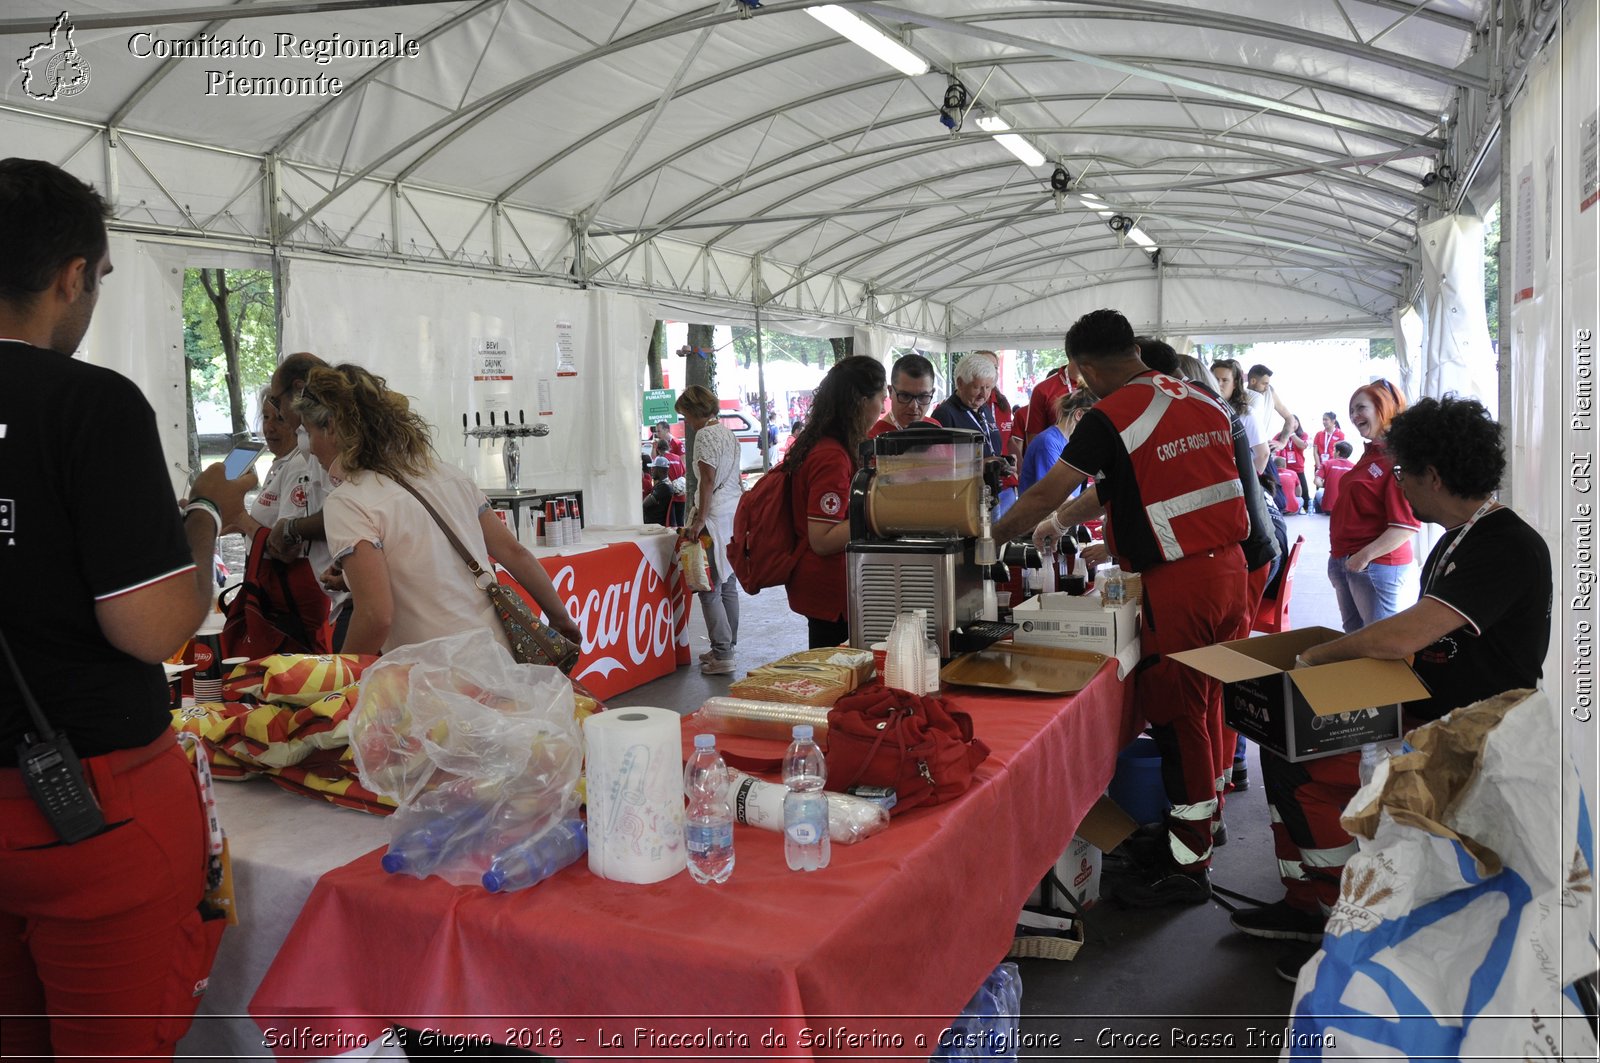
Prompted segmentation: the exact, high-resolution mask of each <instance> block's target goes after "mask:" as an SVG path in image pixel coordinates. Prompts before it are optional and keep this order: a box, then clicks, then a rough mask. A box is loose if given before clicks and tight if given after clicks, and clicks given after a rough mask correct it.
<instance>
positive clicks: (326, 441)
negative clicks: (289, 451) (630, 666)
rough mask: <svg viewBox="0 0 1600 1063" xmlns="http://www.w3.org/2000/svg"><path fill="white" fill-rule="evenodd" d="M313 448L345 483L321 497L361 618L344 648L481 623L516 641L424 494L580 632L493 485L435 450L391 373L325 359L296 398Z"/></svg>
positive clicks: (471, 542)
mask: <svg viewBox="0 0 1600 1063" xmlns="http://www.w3.org/2000/svg"><path fill="white" fill-rule="evenodd" d="M294 405H295V409H296V410H297V411H298V412H299V413H300V416H301V418H302V419H303V422H304V425H305V429H306V433H307V435H308V436H309V437H310V440H311V452H312V453H313V454H314V455H316V457H317V460H318V461H320V462H321V463H322V465H323V467H324V468H326V469H328V471H329V472H330V473H331V474H333V475H334V476H336V477H339V478H341V479H342V481H343V482H342V483H340V484H339V486H337V487H336V488H334V490H333V492H332V493H331V494H330V495H329V496H328V500H327V503H326V504H325V505H324V506H323V513H324V515H325V518H326V527H327V536H328V547H329V549H330V550H331V551H332V553H333V557H334V562H335V565H336V566H338V567H340V568H341V569H342V572H343V575H344V580H345V582H346V583H347V584H348V585H349V588H350V592H351V595H352V597H353V604H354V606H355V616H354V618H353V619H352V620H351V622H350V630H349V633H348V634H347V635H346V636H345V641H344V646H343V652H345V653H380V652H387V651H389V650H392V649H395V648H396V647H399V646H409V645H411V644H413V643H417V642H426V641H428V640H429V639H436V638H440V637H442V636H445V635H454V634H456V633H458V632H461V631H469V630H473V629H479V630H482V631H485V632H487V633H488V634H489V635H490V636H491V637H493V638H494V639H495V640H496V641H498V642H499V643H500V644H501V645H502V646H506V647H507V648H508V649H509V646H510V643H509V642H508V640H507V639H506V634H505V630H504V629H503V628H502V627H501V625H500V619H499V617H498V616H497V615H496V614H495V611H494V607H493V605H491V604H490V601H489V596H488V595H486V594H485V593H484V592H483V590H482V588H480V587H479V586H478V584H477V582H476V580H475V579H474V578H473V576H472V573H471V571H470V570H469V569H468V568H467V565H466V562H465V561H463V560H462V558H461V555H460V554H458V553H456V550H455V548H454V547H453V546H451V544H450V541H449V539H447V538H446V537H445V534H444V532H443V531H441V530H440V528H439V525H438V524H437V523H435V521H434V519H433V517H431V516H430V515H429V514H428V511H427V510H426V509H424V508H423V506H422V504H421V503H420V502H419V501H417V499H416V498H415V497H414V496H413V495H412V494H411V493H410V492H409V491H407V490H406V489H405V488H404V487H402V486H401V485H400V483H399V481H400V480H402V479H403V480H404V481H405V482H407V483H409V484H410V485H411V486H412V487H414V488H415V489H416V490H417V492H418V493H419V494H420V495H422V497H423V498H426V499H427V500H428V502H429V503H430V504H431V505H432V506H433V508H434V509H435V510H436V511H437V512H438V514H439V516H440V517H441V518H443V520H444V522H445V524H446V525H448V526H449V528H450V530H451V531H452V532H454V533H455V536H456V538H458V539H460V540H461V542H462V543H463V544H464V545H465V546H466V548H467V550H468V551H469V552H470V553H471V554H472V555H473V558H474V560H476V561H477V562H478V564H479V565H480V566H481V567H482V568H483V569H484V570H485V571H492V565H491V564H490V559H491V558H493V560H495V561H498V562H499V563H500V564H501V565H502V566H503V567H504V568H505V569H506V571H507V572H509V573H511V575H512V576H513V577H514V578H515V579H516V580H517V582H518V583H520V584H522V586H523V587H524V588H525V589H526V590H527V591H528V593H529V594H530V595H532V596H533V599H534V601H535V602H537V603H538V605H539V607H540V608H541V609H543V610H544V612H545V616H546V618H547V621H548V623H549V624H550V626H551V627H553V628H555V629H556V630H557V631H558V632H560V633H561V634H562V635H563V636H564V637H566V638H568V639H571V640H572V641H573V642H577V643H580V644H581V642H582V638H583V635H582V632H581V631H579V629H578V626H577V625H576V624H574V623H573V622H572V618H571V617H570V616H569V615H568V614H567V610H566V608H565V606H563V605H562V602H561V599H560V596H559V595H558V594H557V593H556V589H555V587H554V585H552V584H551V582H550V577H549V576H547V575H546V574H545V571H544V568H543V567H542V566H541V565H540V564H539V562H538V561H537V560H535V559H534V557H533V555H532V554H530V553H528V551H527V550H525V549H524V548H523V547H522V546H521V544H519V543H518V542H517V540H516V537H515V536H513V535H512V534H511V532H510V530H509V529H508V528H507V527H506V526H505V524H504V522H502V521H501V520H500V518H499V517H498V516H496V515H495V513H494V511H493V510H491V509H490V508H489V503H488V500H487V499H485V498H484V496H483V492H482V491H480V490H478V488H477V486H476V485H475V484H474V483H473V482H472V480H471V479H469V478H468V477H467V475H466V474H465V473H463V472H462V471H461V470H459V469H456V468H454V467H452V466H449V465H446V464H444V463H443V462H441V461H440V460H439V457H438V455H437V454H436V453H435V452H434V449H433V443H432V435H433V430H432V429H431V428H430V427H429V425H428V423H427V422H426V421H424V420H423V419H422V417H421V416H420V415H418V414H417V413H416V412H415V411H413V410H412V409H411V404H410V401H409V400H408V399H407V398H406V397H405V396H404V395H401V394H400V393H399V392H396V391H391V390H390V389H389V387H388V385H387V384H386V383H385V382H384V380H383V378H382V377H379V376H374V375H373V374H372V373H369V372H368V371H367V370H365V369H363V368H361V367H360V366H356V365H349V364H345V365H339V366H332V367H328V366H319V367H317V368H314V369H312V370H311V373H310V375H309V376H308V377H307V378H306V386H305V389H304V390H303V391H302V392H301V393H300V396H299V397H298V398H296V399H295V400H294Z"/></svg>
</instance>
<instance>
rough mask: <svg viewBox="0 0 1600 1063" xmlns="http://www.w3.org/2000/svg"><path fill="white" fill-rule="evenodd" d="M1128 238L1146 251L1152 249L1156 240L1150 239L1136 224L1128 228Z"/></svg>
mask: <svg viewBox="0 0 1600 1063" xmlns="http://www.w3.org/2000/svg"><path fill="white" fill-rule="evenodd" d="M1128 239H1130V240H1132V241H1133V242H1134V243H1136V244H1138V245H1139V246H1140V247H1142V248H1144V249H1145V250H1146V251H1154V250H1155V248H1156V242H1155V241H1154V240H1152V239H1150V237H1149V236H1148V235H1146V234H1145V231H1144V230H1143V229H1141V228H1139V227H1138V226H1137V225H1135V226H1134V227H1133V228H1131V229H1129V230H1128Z"/></svg>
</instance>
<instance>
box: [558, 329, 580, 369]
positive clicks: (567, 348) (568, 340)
mask: <svg viewBox="0 0 1600 1063" xmlns="http://www.w3.org/2000/svg"><path fill="white" fill-rule="evenodd" d="M574 346H575V345H574V343H573V339H572V322H570V321H557V322H556V376H577V375H578V363H577V359H576V351H575V350H574Z"/></svg>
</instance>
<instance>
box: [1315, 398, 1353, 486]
mask: <svg viewBox="0 0 1600 1063" xmlns="http://www.w3.org/2000/svg"><path fill="white" fill-rule="evenodd" d="M1343 440H1344V431H1343V429H1341V428H1340V427H1339V415H1338V414H1336V413H1334V412H1333V411H1332V410H1329V411H1328V412H1327V413H1325V414H1323V415H1322V431H1320V432H1318V433H1317V434H1316V435H1315V436H1313V437H1312V439H1311V461H1312V464H1313V469H1312V471H1313V472H1321V471H1322V466H1323V465H1324V464H1325V463H1326V462H1327V461H1328V459H1329V458H1332V457H1333V448H1334V447H1335V446H1336V445H1338V444H1339V443H1340V442H1342V441H1343ZM1351 449H1352V450H1353V449H1355V448H1353V447H1352V448H1351Z"/></svg>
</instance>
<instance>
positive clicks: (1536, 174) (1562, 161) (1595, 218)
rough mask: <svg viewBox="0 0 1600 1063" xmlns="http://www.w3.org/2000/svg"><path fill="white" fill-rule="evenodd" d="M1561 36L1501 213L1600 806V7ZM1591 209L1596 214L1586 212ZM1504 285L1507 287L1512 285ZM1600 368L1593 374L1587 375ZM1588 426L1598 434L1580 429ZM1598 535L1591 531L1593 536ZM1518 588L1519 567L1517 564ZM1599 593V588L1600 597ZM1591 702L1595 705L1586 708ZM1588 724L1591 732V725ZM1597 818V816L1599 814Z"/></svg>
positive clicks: (1561, 598) (1514, 143)
mask: <svg viewBox="0 0 1600 1063" xmlns="http://www.w3.org/2000/svg"><path fill="white" fill-rule="evenodd" d="M1565 15H1566V17H1565V18H1564V19H1562V20H1560V21H1558V22H1557V23H1556V30H1555V36H1554V38H1553V39H1552V40H1551V42H1550V43H1549V44H1548V45H1546V46H1545V48H1544V49H1543V50H1542V51H1541V52H1540V54H1539V55H1538V56H1536V57H1535V59H1534V61H1533V63H1532V65H1531V66H1530V69H1529V75H1528V81H1527V85H1526V87H1525V89H1524V90H1523V92H1522V93H1521V95H1520V96H1519V97H1518V98H1517V99H1516V100H1515V101H1514V103H1513V105H1512V108H1511V113H1510V119H1509V121H1508V126H1509V146H1508V150H1509V152H1510V161H1509V167H1510V174H1511V198H1510V200H1509V201H1507V202H1504V203H1502V204H1501V206H1500V217H1501V232H1502V233H1503V234H1507V236H1508V237H1509V241H1510V242H1509V244H1508V245H1507V246H1508V247H1509V248H1510V254H1509V255H1506V254H1502V258H1501V265H1500V268H1501V270H1502V271H1504V273H1509V275H1510V277H1511V290H1512V292H1513V299H1512V302H1511V305H1509V306H1504V305H1503V306H1502V307H1501V309H1500V312H1501V313H1502V314H1509V315H1510V322H1511V358H1512V373H1511V415H1510V418H1509V421H1510V423H1509V426H1508V428H1509V431H1510V435H1511V441H1512V444H1513V447H1512V474H1513V477H1514V481H1513V482H1514V485H1515V499H1514V502H1515V506H1516V509H1517V512H1519V513H1520V514H1522V516H1523V517H1524V518H1526V519H1527V520H1528V521H1529V522H1530V523H1531V524H1533V525H1534V526H1535V527H1536V528H1538V529H1539V531H1540V532H1542V533H1543V534H1544V536H1545V538H1546V540H1547V541H1548V542H1549V544H1550V552H1551V556H1552V558H1553V560H1554V562H1555V578H1556V584H1555V603H1554V616H1553V617H1552V628H1551V632H1550V654H1549V656H1548V657H1547V658H1546V660H1545V668H1544V675H1545V685H1546V686H1547V687H1548V688H1549V690H1550V692H1551V694H1552V696H1553V697H1556V698H1557V705H1558V706H1559V707H1560V709H1561V711H1562V712H1564V713H1565V714H1566V718H1567V734H1568V738H1569V742H1570V744H1571V746H1572V748H1573V749H1575V750H1581V751H1583V752H1582V754H1581V755H1579V756H1578V757H1577V760H1578V763H1579V765H1580V768H1581V770H1582V771H1583V773H1584V782H1585V786H1586V787H1587V791H1588V793H1589V794H1590V795H1591V798H1592V797H1593V795H1594V794H1596V792H1597V790H1596V764H1595V759H1594V749H1595V732H1596V729H1597V728H1600V719H1596V718H1593V714H1594V713H1595V711H1596V706H1595V705H1594V704H1593V702H1594V692H1595V686H1594V682H1593V676H1594V674H1595V663H1596V662H1595V654H1594V652H1593V647H1594V639H1595V634H1596V631H1595V629H1596V627H1600V618H1597V616H1596V613H1595V610H1594V608H1593V606H1592V605H1590V604H1588V602H1587V600H1583V599H1580V603H1581V604H1582V605H1583V607H1582V608H1574V606H1573V601H1574V597H1575V595H1578V593H1579V586H1578V582H1577V574H1578V572H1579V571H1580V570H1582V571H1585V572H1588V573H1592V572H1593V569H1594V545H1593V544H1594V531H1593V530H1594V523H1593V521H1592V520H1590V521H1589V523H1588V524H1587V525H1584V524H1583V523H1581V513H1582V511H1581V510H1580V509H1579V506H1580V505H1585V504H1587V505H1589V506H1591V507H1592V506H1595V505H1597V504H1600V498H1597V497H1596V491H1595V484H1596V482H1597V481H1595V480H1594V479H1593V475H1594V474H1593V471H1592V470H1588V471H1585V470H1584V469H1583V468H1581V467H1576V468H1575V466H1581V464H1582V458H1583V456H1588V457H1589V458H1590V459H1591V460H1592V457H1593V455H1594V454H1595V451H1596V449H1597V444H1596V441H1595V431H1596V429H1595V425H1596V424H1597V423H1600V418H1597V417H1596V416H1595V415H1594V412H1593V409H1592V407H1591V408H1590V411H1589V412H1588V414H1587V415H1586V416H1584V417H1581V418H1575V417H1574V414H1575V413H1579V412H1581V407H1580V406H1579V405H1578V404H1577V394H1576V392H1577V390H1578V389H1579V386H1580V385H1581V386H1582V387H1583V388H1585V389H1587V393H1588V395H1589V396H1590V397H1591V398H1592V397H1593V395H1594V391H1593V384H1594V374H1593V364H1594V361H1593V359H1594V353H1593V351H1594V349H1593V331H1594V329H1595V325H1596V311H1597V307H1596V283H1597V280H1600V277H1597V273H1596V252H1597V239H1596V237H1597V227H1600V203H1595V202H1594V198H1595V183H1594V172H1595V170H1594V167H1595V165H1596V153H1595V139H1594V138H1595V126H1594V122H1595V108H1596V95H1595V84H1596V71H1597V68H1596V16H1597V8H1596V3H1595V0H1585V2H1581V3H1573V4H1571V5H1569V6H1568V8H1567V10H1566V12H1565ZM1586 201H1587V205H1585V203H1586ZM1503 275H1504V274H1503ZM1585 366H1587V369H1586V368H1585ZM1575 421H1578V422H1579V423H1582V424H1585V425H1587V426H1588V427H1587V429H1583V430H1574V428H1573V424H1574V422H1575ZM1586 529H1587V530H1586ZM1507 562H1508V578H1512V579H1514V578H1515V564H1516V562H1515V559H1511V558H1508V559H1507ZM1590 587H1591V588H1592V584H1590ZM1585 692H1586V694H1587V698H1588V700H1587V702H1585V701H1584V700H1583V698H1584V695H1585ZM1584 716H1588V717H1590V718H1588V719H1581V718H1580V717H1584ZM1595 811H1596V810H1595V808H1593V807H1591V809H1590V814H1591V816H1593V815H1594V813H1595Z"/></svg>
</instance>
